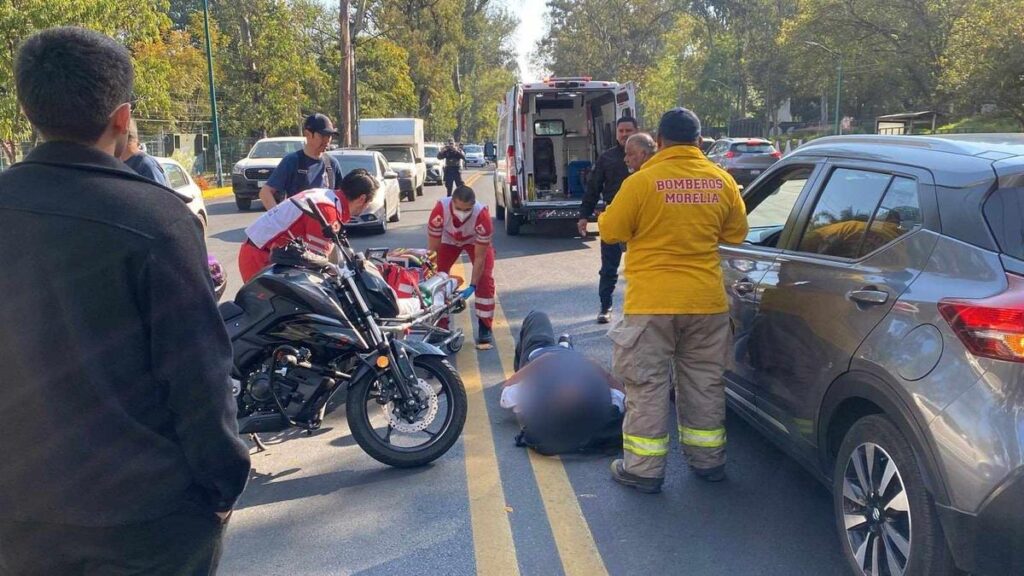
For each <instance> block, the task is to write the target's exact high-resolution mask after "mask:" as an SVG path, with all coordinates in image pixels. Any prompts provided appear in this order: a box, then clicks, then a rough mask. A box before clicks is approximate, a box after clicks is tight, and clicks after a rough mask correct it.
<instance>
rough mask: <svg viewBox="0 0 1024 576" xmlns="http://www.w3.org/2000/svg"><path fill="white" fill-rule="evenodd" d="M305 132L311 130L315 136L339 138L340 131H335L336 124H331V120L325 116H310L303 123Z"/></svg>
mask: <svg viewBox="0 0 1024 576" xmlns="http://www.w3.org/2000/svg"><path fill="white" fill-rule="evenodd" d="M302 129H303V130H309V131H310V132H313V133H314V134H323V135H324V136H337V135H338V131H337V130H335V129H334V124H331V119H330V118H328V117H327V116H325V115H323V114H310V115H309V116H306V121H305V122H303V123H302Z"/></svg>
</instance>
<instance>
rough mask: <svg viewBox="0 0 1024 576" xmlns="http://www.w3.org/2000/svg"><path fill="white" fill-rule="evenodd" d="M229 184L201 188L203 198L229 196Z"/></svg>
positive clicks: (230, 192)
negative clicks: (219, 186)
mask: <svg viewBox="0 0 1024 576" xmlns="http://www.w3.org/2000/svg"><path fill="white" fill-rule="evenodd" d="M231 194H232V191H231V186H223V187H221V188H207V189H206V190H203V199H204V200H211V199H213V198H223V197H225V196H231Z"/></svg>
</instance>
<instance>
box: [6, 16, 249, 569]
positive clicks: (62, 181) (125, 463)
mask: <svg viewBox="0 0 1024 576" xmlns="http://www.w3.org/2000/svg"><path fill="white" fill-rule="evenodd" d="M14 79H15V87H16V89H17V97H18V103H19V104H20V105H21V109H22V110H23V111H24V113H25V116H27V117H28V120H29V122H30V123H31V124H32V126H33V128H35V130H36V131H37V133H39V134H40V135H41V137H42V140H43V143H42V144H40V145H39V146H37V147H36V148H35V149H34V150H33V151H32V152H31V153H30V154H29V155H28V156H27V158H26V159H25V161H23V162H21V163H18V164H15V165H14V166H12V167H11V168H9V169H7V170H6V171H4V172H3V173H0V262H3V263H4V265H5V266H9V267H10V268H9V270H8V272H5V273H4V274H0V293H2V294H3V295H4V297H3V298H2V299H0V326H3V329H2V330H0V366H3V377H2V378H0V421H2V422H3V423H4V426H3V433H2V434H0V453H2V454H4V463H3V465H2V466H0V574H82V573H90V574H212V573H214V572H215V571H216V566H217V561H218V558H219V557H220V550H221V540H222V535H223V532H224V527H225V523H226V522H227V520H228V517H229V516H230V514H231V509H232V507H233V506H234V504H235V501H236V500H237V498H238V496H239V494H241V492H242V489H243V488H245V484H246V481H247V480H248V477H249V451H248V448H247V447H246V445H245V443H244V442H242V441H241V439H240V438H239V437H238V425H237V422H236V403H235V399H234V397H233V396H232V393H231V379H230V372H231V343H230V341H229V340H228V336H227V331H226V329H225V327H224V323H223V321H222V320H221V318H220V314H219V313H218V311H217V302H216V299H215V297H214V294H213V287H212V285H211V282H210V273H209V270H208V267H207V260H206V246H205V244H204V242H203V231H202V227H201V224H200V222H199V220H198V219H197V218H196V217H195V216H194V215H193V214H192V212H191V211H190V210H189V209H188V207H187V206H186V204H185V202H186V199H185V198H184V197H182V196H180V195H178V194H177V193H175V192H174V191H173V190H170V189H168V188H165V187H163V186H160V185H158V184H156V183H155V182H153V181H151V180H149V179H147V178H145V177H143V176H140V175H139V174H137V173H135V172H134V171H133V170H132V169H131V168H129V167H128V166H127V165H125V164H124V163H123V162H121V161H120V160H119V159H118V158H119V157H120V156H121V154H122V152H123V151H124V149H125V146H126V144H127V140H128V132H129V124H130V121H131V104H130V103H129V101H130V100H131V94H132V84H133V81H134V72H133V70H132V62H131V56H130V55H129V53H128V51H127V50H126V49H125V48H124V47H123V46H122V45H120V44H118V43H117V42H115V41H114V40H112V39H111V38H108V37H106V36H103V35H101V34H98V33H96V32H92V31H89V30H85V29H83V28H77V27H67V28H52V29H49V30H44V31H42V32H39V33H38V34H35V35H34V36H32V37H30V38H28V39H27V40H26V41H25V42H24V43H23V44H22V45H21V46H20V48H19V50H18V54H17V56H16V58H15V62H14Z"/></svg>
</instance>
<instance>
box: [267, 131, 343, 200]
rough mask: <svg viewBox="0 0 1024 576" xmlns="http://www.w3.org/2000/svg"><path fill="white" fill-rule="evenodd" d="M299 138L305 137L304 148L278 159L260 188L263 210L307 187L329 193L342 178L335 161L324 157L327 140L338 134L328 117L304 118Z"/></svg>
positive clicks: (327, 144) (307, 188)
mask: <svg viewBox="0 0 1024 576" xmlns="http://www.w3.org/2000/svg"><path fill="white" fill-rule="evenodd" d="M302 135H303V136H305V137H306V145H305V146H303V147H302V150H296V151H295V152H292V153H291V154H289V155H287V156H285V157H284V158H282V159H281V163H280V164H278V165H277V168H275V169H274V173H273V174H271V175H270V178H269V179H268V180H267V183H266V184H264V185H263V188H260V201H262V202H263V207H264V208H266V209H267V210H269V209H271V208H273V207H274V206H277V203H278V202H280V201H281V200H284V199H285V198H291V197H292V196H294V195H296V194H298V193H299V192H303V191H305V190H309V189H310V188H331V189H332V190H333V189H334V188H335V183H337V182H341V179H342V178H344V177H345V175H344V174H343V173H342V172H341V164H340V163H339V162H338V160H337V159H336V158H332V157H330V156H328V155H327V154H326V152H327V147H328V146H330V144H331V140H332V139H334V137H335V136H337V135H338V131H337V130H335V129H334V124H331V119H330V118H328V117H327V116H325V115H323V114H311V115H309V116H307V117H306V121H305V122H303V124H302ZM328 167H330V170H328V169H327V168H328Z"/></svg>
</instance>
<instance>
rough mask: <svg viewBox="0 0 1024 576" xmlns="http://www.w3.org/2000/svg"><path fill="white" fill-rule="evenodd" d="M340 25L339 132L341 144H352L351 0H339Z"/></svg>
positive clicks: (348, 145) (347, 145)
mask: <svg viewBox="0 0 1024 576" xmlns="http://www.w3.org/2000/svg"><path fill="white" fill-rule="evenodd" d="M339 2H340V6H339V8H340V12H339V14H338V26H339V28H340V31H341V71H340V74H339V75H338V76H339V78H338V82H339V86H338V96H339V98H338V108H339V111H340V112H341V114H340V117H339V119H338V120H339V124H340V126H339V128H340V130H339V132H341V145H342V146H343V147H345V148H348V147H350V146H352V35H351V28H350V27H349V12H350V9H351V6H352V2H351V0H339Z"/></svg>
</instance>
